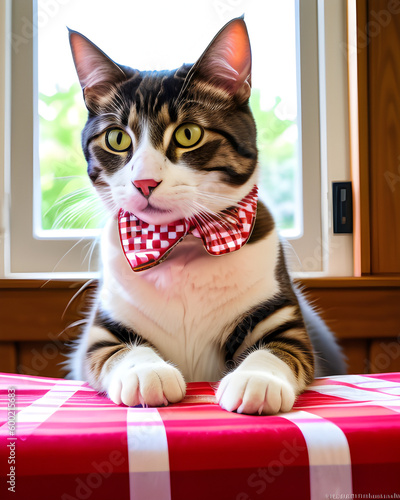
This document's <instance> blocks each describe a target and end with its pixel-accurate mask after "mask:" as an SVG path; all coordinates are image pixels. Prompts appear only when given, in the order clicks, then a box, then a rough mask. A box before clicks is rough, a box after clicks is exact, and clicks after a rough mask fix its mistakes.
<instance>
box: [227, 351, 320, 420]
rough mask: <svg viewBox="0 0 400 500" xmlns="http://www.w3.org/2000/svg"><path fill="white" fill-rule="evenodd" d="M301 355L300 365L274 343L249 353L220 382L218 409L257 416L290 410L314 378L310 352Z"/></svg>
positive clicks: (294, 358) (297, 360)
mask: <svg viewBox="0 0 400 500" xmlns="http://www.w3.org/2000/svg"><path fill="white" fill-rule="evenodd" d="M302 355H303V357H304V359H303V362H301V361H300V359H297V358H296V357H295V356H293V354H291V353H289V352H288V350H287V349H282V348H279V347H278V346H276V345H273V344H272V345H271V346H269V348H268V346H263V347H261V348H258V349H256V350H253V351H251V352H250V353H248V354H247V356H246V357H245V358H244V359H243V361H242V362H241V363H240V365H239V366H238V367H237V368H236V369H235V370H233V371H232V372H231V373H229V374H228V375H226V376H225V377H224V378H223V379H222V380H221V382H220V385H219V388H218V391H217V400H218V402H219V404H220V406H221V407H222V408H224V409H226V410H228V411H237V412H238V413H247V414H259V415H261V414H262V415H273V414H275V413H278V412H288V411H290V410H291V409H292V407H293V404H294V402H295V399H296V396H297V395H298V394H300V392H302V391H303V390H304V389H305V388H306V386H307V385H308V384H309V383H310V382H311V380H312V378H313V373H314V365H313V356H312V353H311V351H310V352H307V351H306V350H305V351H303V353H302Z"/></svg>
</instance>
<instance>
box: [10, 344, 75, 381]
mask: <svg viewBox="0 0 400 500" xmlns="http://www.w3.org/2000/svg"><path fill="white" fill-rule="evenodd" d="M65 353H66V348H65V346H62V345H61V343H54V342H23V343H21V345H20V347H19V352H18V365H17V370H18V373H23V374H25V375H35V376H38V377H59V378H62V377H65V376H66V375H67V372H68V370H67V369H66V368H65V367H64V366H63V363H64V362H65V361H66V359H67V358H66V356H65Z"/></svg>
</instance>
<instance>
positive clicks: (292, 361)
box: [268, 346, 302, 379]
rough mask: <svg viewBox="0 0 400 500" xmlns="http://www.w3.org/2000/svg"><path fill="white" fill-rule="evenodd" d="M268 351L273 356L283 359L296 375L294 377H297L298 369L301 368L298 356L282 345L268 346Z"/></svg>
mask: <svg viewBox="0 0 400 500" xmlns="http://www.w3.org/2000/svg"><path fill="white" fill-rule="evenodd" d="M268 352H270V353H272V354H273V355H274V356H276V357H277V358H279V359H280V360H281V361H284V362H285V363H286V364H287V365H288V366H289V367H290V369H291V370H292V372H294V374H295V375H296V379H298V378H299V374H300V370H301V368H302V364H301V361H300V360H299V358H298V357H297V356H296V355H295V354H293V353H292V352H290V351H287V350H286V349H283V348H282V347H280V346H279V347H273V346H272V347H268Z"/></svg>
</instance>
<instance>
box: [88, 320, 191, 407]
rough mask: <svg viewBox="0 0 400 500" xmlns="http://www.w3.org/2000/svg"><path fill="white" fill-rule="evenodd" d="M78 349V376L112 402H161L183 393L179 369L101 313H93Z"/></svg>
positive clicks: (181, 396)
mask: <svg viewBox="0 0 400 500" xmlns="http://www.w3.org/2000/svg"><path fill="white" fill-rule="evenodd" d="M78 352H80V354H81V355H80V356H79V357H80V358H81V359H82V369H83V370H82V376H83V377H84V378H86V379H87V380H88V381H89V383H90V385H91V386H92V387H93V388H94V389H96V390H98V391H99V392H106V393H107V394H108V396H109V397H110V399H111V400H112V401H113V402H114V403H116V404H120V403H123V404H125V405H127V406H136V405H139V404H142V405H148V406H163V405H166V404H168V403H177V402H179V401H181V400H182V399H183V397H184V396H185V392H186V384H185V381H184V379H183V376H182V374H181V372H180V371H179V370H178V369H177V368H175V367H174V366H173V365H172V364H170V363H168V362H167V361H165V360H164V359H163V358H162V357H161V356H160V355H159V354H158V353H157V351H156V349H155V348H154V347H153V346H152V345H151V344H150V343H149V342H147V341H146V340H145V339H143V338H142V337H141V336H140V335H138V334H136V333H135V332H133V331H132V330H131V329H128V328H126V327H124V326H122V325H121V324H118V323H115V322H113V321H112V320H110V319H109V318H106V317H104V315H103V316H102V315H99V314H97V315H96V318H95V320H94V324H93V325H92V326H91V327H90V328H89V329H88V330H87V331H86V332H85V335H84V337H83V338H82V340H81V346H80V347H79V348H78Z"/></svg>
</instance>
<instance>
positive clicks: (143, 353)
mask: <svg viewBox="0 0 400 500" xmlns="http://www.w3.org/2000/svg"><path fill="white" fill-rule="evenodd" d="M105 386H106V388H107V393H108V395H109V397H110V399H111V400H112V401H113V402H114V403H116V404H120V403H123V404H125V405H127V406H136V405H139V404H141V405H143V406H145V405H147V406H163V405H167V404H168V403H178V402H179V401H181V400H182V399H183V397H184V396H185V391H186V385H185V381H184V379H183V376H182V374H181V373H180V371H179V370H178V369H177V368H175V367H174V366H172V365H171V364H169V363H167V362H166V361H164V360H163V359H162V358H161V357H160V356H159V355H158V354H157V353H156V352H155V351H154V350H153V349H152V348H151V347H145V346H137V347H130V348H128V352H127V353H126V354H125V356H124V357H123V359H120V360H118V361H117V362H116V363H114V364H113V366H112V367H111V369H110V371H109V373H108V374H107V375H106V377H105Z"/></svg>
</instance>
